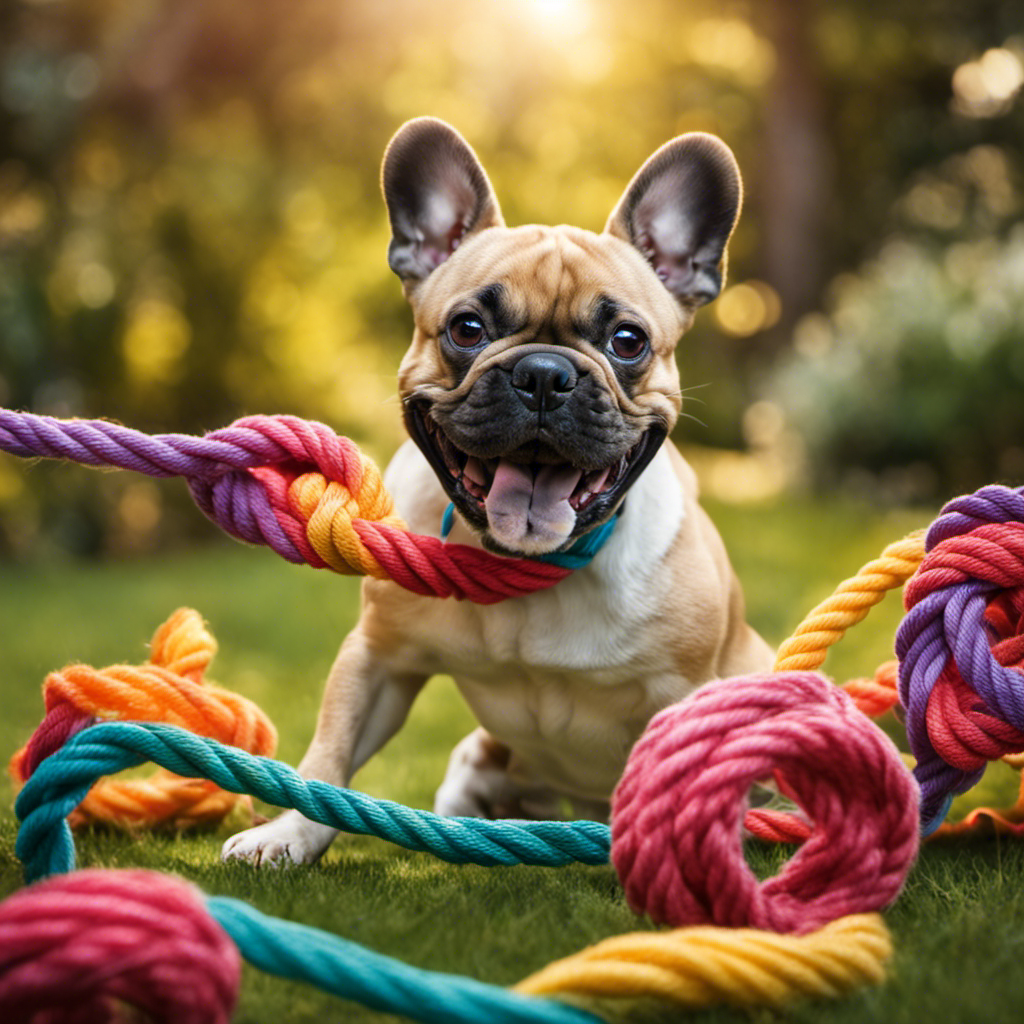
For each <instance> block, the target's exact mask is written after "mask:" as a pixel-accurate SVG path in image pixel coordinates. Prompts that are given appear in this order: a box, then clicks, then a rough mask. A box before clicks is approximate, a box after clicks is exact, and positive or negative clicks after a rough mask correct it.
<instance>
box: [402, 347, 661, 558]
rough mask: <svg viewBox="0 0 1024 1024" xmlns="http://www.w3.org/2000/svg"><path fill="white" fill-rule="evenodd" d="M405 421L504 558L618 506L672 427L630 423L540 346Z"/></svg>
mask: <svg viewBox="0 0 1024 1024" xmlns="http://www.w3.org/2000/svg"><path fill="white" fill-rule="evenodd" d="M405 411H406V423H407V426H408V428H409V432H410V434H411V435H412V437H413V439H414V440H415V441H416V443H417V444H418V445H419V447H420V449H421V450H422V451H423V453H424V455H425V456H426V457H427V459H428V461H429V462H430V464H431V466H432V467H433V469H434V472H435V473H436V474H437V476H438V479H439V480H440V482H441V484H442V486H443V487H444V489H445V491H446V492H447V494H448V496H449V498H450V499H451V501H452V503H453V504H454V505H455V507H456V509H458V511H459V513H460V514H461V515H462V517H463V518H464V519H465V520H466V521H467V522H468V523H469V524H470V525H471V526H472V527H473V528H474V529H476V530H478V531H480V533H481V534H482V536H483V540H484V543H485V544H486V545H487V546H488V547H490V548H491V549H492V550H496V551H499V552H501V553H506V554H516V555H523V554H527V555H540V554H546V553H549V552H553V551H559V550H563V549H564V548H566V547H568V546H569V545H571V544H572V543H573V541H574V540H575V539H577V538H578V537H580V536H582V535H583V534H585V533H587V532H588V531H590V530H591V529H593V528H594V527H596V526H598V525H599V524H600V523H602V522H605V521H607V519H608V518H609V517H610V516H611V515H612V514H613V513H614V512H615V510H616V509H617V507H618V506H619V504H620V503H621V501H622V498H623V496H624V495H625V493H626V491H627V490H628V489H629V487H630V486H631V485H632V483H633V482H634V481H635V480H636V478H637V477H638V476H639V474H640V472H641V471H642V470H643V469H644V467H645V466H646V465H647V463H648V462H649V461H650V460H651V458H652V457H653V456H654V454H655V453H656V452H657V450H658V448H659V447H660V445H661V442H662V441H663V440H664V439H665V436H666V434H667V432H668V431H667V428H666V427H665V426H663V425H662V424H660V423H658V424H656V425H654V426H650V425H645V426H646V429H644V426H638V425H636V424H635V423H632V422H630V421H628V420H627V418H626V417H625V416H624V414H623V413H622V411H621V410H620V409H619V407H618V404H617V403H616V401H615V399H614V396H613V395H611V394H610V393H609V391H608V388H607V386H606V385H604V384H603V383H602V382H601V381H600V380H599V379H597V375H595V374H594V373H593V372H591V371H590V370H588V368H587V367H586V365H585V364H583V365H577V364H576V363H575V362H574V361H573V360H572V359H571V358H570V357H569V356H568V355H563V354H562V353H560V352H553V351H551V350H550V349H536V348H535V349H533V350H532V351H529V352H527V353H524V354H520V355H518V358H514V359H510V360H507V361H506V360H503V361H502V362H501V363H500V364H496V365H493V366H490V367H488V368H486V370H485V371H484V372H482V373H481V374H480V375H479V377H477V378H476V379H475V380H474V381H473V383H472V385H471V386H470V387H469V388H468V389H466V390H464V391H463V392H461V393H460V394H459V395H458V397H457V398H451V399H447V400H446V396H442V398H441V399H439V400H436V401H431V400H430V399H428V398H423V397H420V398H417V397H416V396H413V397H411V398H410V399H408V400H407V401H406V407H405Z"/></svg>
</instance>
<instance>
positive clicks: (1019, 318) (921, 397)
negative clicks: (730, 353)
mask: <svg viewBox="0 0 1024 1024" xmlns="http://www.w3.org/2000/svg"><path fill="white" fill-rule="evenodd" d="M956 170H957V172H958V173H957V174H955V175H954V174H952V173H951V174H950V175H947V176H946V177H943V178H936V179H933V180H925V181H922V182H920V183H918V184H917V185H915V186H914V188H913V189H912V190H911V191H910V193H909V194H908V196H907V197H906V198H905V200H904V205H905V206H909V207H910V208H911V209H912V210H913V209H915V208H919V209H918V213H919V215H920V214H922V213H923V214H926V215H928V216H930V217H932V218H934V219H939V218H949V217H951V216H952V217H956V216H957V215H958V208H959V207H962V206H964V205H966V204H967V203H969V202H970V201H971V199H972V196H971V195H970V194H969V192H968V190H966V189H965V188H963V187H962V186H963V179H964V178H965V177H966V176H967V173H968V172H973V173H971V177H973V178H975V179H976V184H977V181H980V182H981V183H982V185H983V186H987V188H984V187H976V188H975V189H972V190H971V191H974V192H980V199H978V197H977V196H975V197H973V198H975V200H976V201H977V202H979V203H980V204H981V205H983V206H984V205H986V203H985V201H986V200H987V205H988V206H992V205H996V204H998V205H999V206H1002V207H1009V208H1010V209H1013V210H1014V212H1016V211H1017V210H1018V209H1019V206H1020V198H1019V194H1018V193H1017V192H1016V191H1015V190H1014V189H1013V187H1012V185H1011V183H1010V181H1009V179H1008V176H1007V174H1006V168H1005V165H1004V163H1003V161H1002V159H1001V156H1000V154H999V152H998V151H997V150H993V149H991V148H988V147H977V148H976V149H974V150H972V151H970V152H969V153H968V154H967V157H966V158H965V159H963V160H960V161H958V162H957V167H956ZM957 179H959V182H957ZM957 184H959V185H960V186H961V187H957ZM989 213H991V210H989ZM983 219H985V220H989V221H990V220H993V219H995V218H993V217H991V216H988V217H985V218H983ZM999 228H1000V225H998V224H997V225H995V229H994V230H993V229H992V228H990V227H989V226H988V225H986V230H984V231H974V232H972V234H973V237H972V238H967V239H962V240H959V241H955V242H952V243H950V244H947V245H941V244H938V243H937V242H936V240H935V238H934V237H923V236H922V233H921V232H920V231H918V232H916V233H914V234H908V233H906V232H903V233H901V234H899V235H896V236H894V237H892V238H891V239H889V241H888V242H887V243H886V244H885V246H884V247H883V248H882V249H881V250H880V252H879V253H878V254H877V256H875V257H874V258H872V259H871V260H869V261H868V262H866V263H865V264H864V265H863V266H862V267H861V268H860V269H859V270H858V272H857V273H856V274H847V275H844V276H842V277H841V278H839V279H837V281H836V282H835V284H834V286H833V289H832V294H833V299H832V303H831V306H830V309H829V312H828V315H827V316H821V315H816V316H812V317H809V318H807V319H806V320H804V321H803V322H802V324H801V325H799V326H798V329H797V332H796V344H795V349H794V352H793V354H792V356H791V357H790V358H789V359H788V360H786V361H784V362H783V363H782V364H781V365H780V366H779V368H778V369H777V370H776V373H775V379H774V384H773V387H774V391H775V393H776V397H777V399H778V401H779V402H780V403H781V404H782V405H784V406H785V407H786V408H787V409H788V410H789V413H790V416H791V418H792V420H793V422H794V423H795V424H796V426H797V427H798V428H799V430H800V432H801V434H802V435H803V437H804V438H805V440H806V442H807V445H808V448H809V451H810V453H811V456H812V461H813V464H814V467H815V470H816V473H817V476H818V479H819V480H821V481H825V482H829V483H835V482H837V481H844V480H845V481H846V482H847V483H848V484H849V485H850V486H852V487H858V488H864V487H869V488H871V489H872V490H883V491H888V492H889V495H888V496H889V497H890V498H897V499H900V500H907V499H908V498H915V497H917V498H920V497H922V496H927V495H930V494H932V493H935V492H936V491H938V492H939V493H949V492H950V491H953V490H955V489H970V490H973V489H974V488H976V487H979V486H981V485H983V484H985V483H989V482H993V481H996V480H1006V481H1010V482H1012V481H1016V482H1018V483H1019V482H1020V480H1021V478H1022V477H1024V447H1022V441H1024V409H1022V407H1021V403H1020V391H1021V387H1022V386H1024V223H1016V224H1013V225H1012V226H1008V227H1003V229H1002V230H999Z"/></svg>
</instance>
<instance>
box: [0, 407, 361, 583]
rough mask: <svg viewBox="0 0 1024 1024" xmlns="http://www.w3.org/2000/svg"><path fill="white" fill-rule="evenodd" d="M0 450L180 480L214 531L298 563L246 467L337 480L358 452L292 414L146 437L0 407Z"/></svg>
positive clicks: (99, 424) (97, 424)
mask: <svg viewBox="0 0 1024 1024" xmlns="http://www.w3.org/2000/svg"><path fill="white" fill-rule="evenodd" d="M0 451H5V452H8V453H9V454H11V455H18V456H21V457H23V458H38V457H43V458H51V459H66V460H69V461H71V462H78V463H81V464H83V465H87V466H110V467H116V468H118V469H129V470H133V471H134V472H136V473H143V474H145V475H146V476H153V477H174V476H180V477H185V478H186V480H187V481H188V484H189V489H190V491H191V492H192V496H193V498H194V500H195V502H196V504H197V505H198V506H199V508H200V509H201V510H202V511H203V513H204V514H205V515H206V516H207V517H208V518H210V519H212V520H213V521H214V522H215V523H216V524H217V525H218V526H220V527H221V529H223V530H224V531H225V532H227V533H229V534H231V536H233V537H237V538H238V539H239V540H243V541H246V542H247V543H250V544H261V545H267V546H268V547H270V548H272V549H273V550H274V551H275V552H277V554H279V555H280V556H281V557H282V558H285V559H287V560H288V561H290V562H295V563H298V564H300V565H301V564H305V563H306V558H305V557H304V556H303V555H302V553H301V552H300V551H299V549H298V548H297V547H296V546H295V544H294V543H293V541H292V540H291V539H290V538H289V537H288V535H287V533H286V532H285V530H284V529H283V527H282V526H281V524H280V522H279V520H278V517H277V516H276V515H275V513H274V511H273V509H272V508H271V505H270V501H269V499H268V497H267V494H266V491H265V489H264V488H263V487H262V486H261V485H260V483H259V481H258V480H256V479H255V478H254V477H253V476H252V475H251V474H250V473H249V472H248V471H249V470H251V469H256V468H260V467H267V466H288V467H290V468H293V469H294V470H295V471H296V472H299V471H303V470H314V469H315V470H319V471H320V472H322V473H323V474H324V475H325V476H327V477H328V478H329V479H334V480H345V479H347V478H348V476H349V474H350V473H351V472H352V471H353V468H354V467H355V468H357V469H358V462H353V460H354V459H355V460H358V453H357V452H356V450H355V448H354V446H352V445H351V443H350V442H346V441H344V439H342V438H339V437H337V435H335V434H334V432H333V431H332V430H331V429H330V428H329V427H327V426H325V425H324V424H322V423H314V422H310V421H306V420H301V419H298V418H297V417H292V416H250V417H247V418H245V419H241V420H238V421H237V422H236V423H233V424H232V425H231V426H229V427H224V428H222V429H220V430H215V431H213V432H212V433H209V434H207V435H206V436H204V437H193V436H191V435H189V434H157V435H153V436H151V435H148V434H143V433H141V432H140V431H137V430H132V429H130V428H129V427H123V426H121V425H120V424H117V423H110V422H107V421H106V420H58V419H54V418H53V417H51V416H37V415H35V414H33V413H20V412H13V411H12V410H9V409H0Z"/></svg>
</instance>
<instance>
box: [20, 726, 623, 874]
mask: <svg viewBox="0 0 1024 1024" xmlns="http://www.w3.org/2000/svg"><path fill="white" fill-rule="evenodd" d="M146 761H153V762H155V763H156V764H158V765H161V766H162V767H164V768H167V769H169V770H170V771H173V772H176V773H177V774H179V775H187V776H190V777H195V778H205V779H209V780H211V781H212V782H215V783H216V784H217V785H218V786H220V787H222V788H223V789H226V790H229V791H230V792H233V793H248V794H250V795H252V796H255V797H259V798H260V799H261V800H265V801H266V802H267V803H271V804H274V805H275V806H277V807H290V808H296V809H297V810H299V811H301V812H302V813H303V814H304V815H305V816H306V817H307V818H310V819H312V820H313V821H319V822H321V823H322V824H325V825H331V826H332V827H334V828H337V829H341V830H342V831H344V832H349V833H352V834H354V835H371V836H376V837H378V838H380V839H386V840H388V841H389V842H392V843H395V844H396V845H399V846H402V847H404V848H405V849H408V850H417V851H421V852H427V853H432V854H433V855H434V856H435V857H438V858H440V859H442V860H446V861H449V862H450V863H454V864H482V865H485V866H488V867H490V866H495V865H499V864H500V865H512V864H537V865H545V866H551V867H555V866H559V865H563V864H570V863H573V862H574V861H579V862H582V863H584V864H605V863H607V861H608V849H609V846H610V839H609V830H608V826H607V825H604V824H602V823H600V822H596V821H572V822H563V821H513V820H497V821H490V820H488V819H486V818H446V817H442V816H440V815H437V814H432V813H430V812H429V811H420V810H416V809H414V808H411V807H405V806H403V805H402V804H397V803H394V802H393V801H390V800H379V799H376V798H374V797H371V796H367V795H366V794H365V793H360V792H358V791H357V790H352V789H342V788H340V787H337V786H331V785H328V784H327V783H326V782H319V781H317V780H315V779H309V780H307V779H304V778H302V776H300V775H299V774H298V772H296V771H295V770H294V769H293V768H290V767H289V766H288V765H286V764H282V763H281V762H280V761H272V760H270V759H269V758H266V757H256V756H254V755H252V754H249V753H246V752H245V751H244V750H241V749H239V748H238V747H229V746H226V745H224V744H222V743H218V742H217V741H216V740H212V739H209V738H207V737H205V736H196V735H195V734H194V733H191V732H187V731H186V730H184V729H179V728H177V727H176V726H173V725H166V724H164V723H160V722H102V723H100V724H98V725H94V726H92V727H91V728H89V729H85V730H83V731H82V732H79V733H78V734H77V735H75V736H73V737H72V738H71V739H70V740H68V742H67V743H66V744H65V745H64V746H63V747H62V748H61V749H60V750H58V751H56V752H55V753H54V754H52V755H51V756H50V757H48V758H47V759H46V760H45V761H43V763H42V764H40V765H39V767H38V768H37V769H36V770H35V772H34V773H33V774H32V777H31V778H30V779H29V780H28V782H26V783H25V786H24V788H23V789H22V791H21V792H20V793H19V794H18V798H17V800H16V801H15V804H14V812H15V814H16V815H17V816H18V820H19V821H20V822H21V827H20V829H19V830H18V838H17V841H16V844H15V853H16V854H17V856H18V858H19V859H20V860H21V861H22V863H23V864H24V867H25V878H26V881H34V880H35V879H38V878H42V877H44V876H46V875H50V874H60V873H64V872H67V871H72V870H73V869H74V867H75V849H74V841H73V839H72V837H71V830H70V828H69V827H68V825H67V823H66V822H65V820H64V819H65V817H66V816H67V815H68V814H69V813H70V812H71V811H72V809H74V808H75V807H77V806H78V804H79V803H80V802H81V800H82V798H83V796H84V795H85V793H87V792H88V791H89V788H90V786H92V784H93V783H94V782H95V780H96V779H98V778H101V777H102V776H104V775H110V774H113V773H114V772H118V771H121V770H123V769H125V768H132V767H135V766H137V765H140V764H143V763H145V762H146Z"/></svg>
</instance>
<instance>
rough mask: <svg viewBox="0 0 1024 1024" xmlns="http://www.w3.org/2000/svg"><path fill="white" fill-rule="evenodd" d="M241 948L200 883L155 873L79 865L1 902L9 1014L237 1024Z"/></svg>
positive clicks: (1, 976) (0, 991) (3, 998)
mask: <svg viewBox="0 0 1024 1024" xmlns="http://www.w3.org/2000/svg"><path fill="white" fill-rule="evenodd" d="M239 980H240V961H239V956H238V950H237V949H236V948H235V946H234V945H233V944H232V942H231V940H230V939H229V938H228V936H227V935H226V934H225V932H224V930H223V929H222V928H221V927H220V926H219V925H218V924H217V922H216V921H215V920H213V919H212V918H211V917H210V915H209V913H208V912H207V910H206V907H205V906H204V902H203V899H202V898H201V895H200V893H199V891H198V890H196V889H194V888H193V887H192V886H191V885H188V884H186V883H184V882H181V881H178V880H177V879H173V878H170V877H168V876H166V875H161V874H158V873H157V872H155V871H138V870H134V871H96V870H93V871H77V872H75V873H74V874H72V875H68V876H66V877H61V878H55V879H48V880H47V881H45V882H40V883H39V884H38V885H32V886H29V887H28V888H26V889H22V890H20V891H19V892H16V893H15V894H14V895H13V896H10V897H8V898H7V899H6V900H4V901H3V902H2V903H0V1019H2V1020H5V1021H10V1022H14V1021H40V1020H46V1021H47V1022H49V1024H60V1022H62V1021H65V1022H68V1024H71V1022H72V1021H78V1022H81V1021H89V1024H114V1022H115V1021H120V1020H123V1019H124V1018H123V1016H122V1015H121V1013H120V1012H118V1010H117V1007H116V1005H115V1000H116V1001H118V1002H121V1003H126V1004H127V1005H129V1006H131V1007H133V1008H134V1009H136V1010H138V1011H140V1012H141V1013H142V1014H144V1015H145V1017H146V1019H147V1020H151V1021H154V1022H155V1024H228V1022H229V1021H230V1019H231V1014H232V1011H233V1009H234V1005H235V1000H236V998H237V993H238V985H239Z"/></svg>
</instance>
